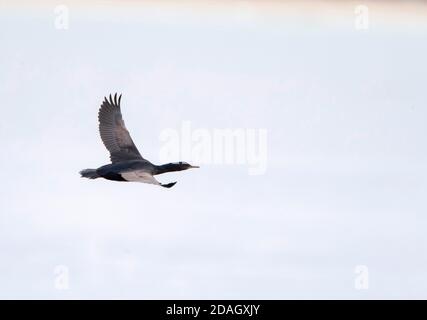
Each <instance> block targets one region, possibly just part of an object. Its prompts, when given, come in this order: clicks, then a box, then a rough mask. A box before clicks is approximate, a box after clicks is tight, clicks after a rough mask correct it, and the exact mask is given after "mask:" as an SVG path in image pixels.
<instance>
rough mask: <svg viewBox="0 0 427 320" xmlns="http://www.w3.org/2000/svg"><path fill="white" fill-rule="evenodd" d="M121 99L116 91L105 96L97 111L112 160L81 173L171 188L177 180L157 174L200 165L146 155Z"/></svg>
mask: <svg viewBox="0 0 427 320" xmlns="http://www.w3.org/2000/svg"><path fill="white" fill-rule="evenodd" d="M121 99H122V95H120V96H119V97H117V93H116V94H115V95H114V97H112V96H111V94H110V96H109V99H107V97H104V101H103V102H102V104H101V107H100V109H99V112H98V121H99V133H100V135H101V140H102V142H103V144H104V146H105V147H106V148H107V150H108V151H109V152H110V160H111V163H110V164H106V165H104V166H101V167H99V168H98V169H84V170H81V171H80V172H79V173H80V175H81V177H82V178H88V179H98V178H104V179H107V180H112V181H129V182H142V183H149V184H153V185H157V186H161V187H164V188H171V187H173V186H174V185H175V184H176V181H175V182H170V183H165V184H163V183H160V182H159V181H157V180H156V179H155V178H154V176H155V175H159V174H162V173H166V172H174V171H182V170H187V169H191V168H199V167H198V166H192V165H190V164H189V163H187V162H183V161H180V162H173V163H166V164H163V165H155V164H153V163H151V162H150V161H148V160H147V159H144V158H143V157H142V156H141V154H140V152H139V151H138V149H137V147H136V146H135V144H134V142H133V140H132V138H131V136H130V134H129V131H128V130H127V129H126V126H125V123H124V121H123V117H122V112H121Z"/></svg>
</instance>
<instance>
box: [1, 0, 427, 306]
mask: <svg viewBox="0 0 427 320" xmlns="http://www.w3.org/2000/svg"><path fill="white" fill-rule="evenodd" d="M58 4H63V2H62V3H56V2H49V3H46V4H45V5H41V6H40V7H38V8H35V7H30V6H29V5H24V4H22V5H16V4H12V2H8V1H5V2H3V3H2V4H1V5H0V9H1V10H0V41H1V49H0V97H1V100H2V104H1V105H2V107H1V111H2V112H1V114H2V116H1V118H0V135H1V141H2V150H3V151H2V157H1V158H0V164H1V168H2V170H1V178H2V179H1V181H2V183H1V185H0V194H1V202H0V298H55V299H64V298H144V299H145V298H177V299H187V298H193V299H197V298H234V299H238V298H242V299H244V298H254V299H255V298H259V299H264V298H271V299H285V298H344V299H346V298H355V299H358V298H427V275H426V270H427V256H426V252H427V232H426V228H427V217H426V214H427V204H426V201H425V197H426V191H427V183H426V178H427V171H426V160H427V143H426V136H427V126H426V119H427V111H426V101H427V91H426V83H427V64H426V63H425V61H426V60H425V59H426V57H427V41H426V36H427V22H426V21H427V19H426V12H427V8H426V6H425V5H413V6H410V5H405V7H404V9H402V10H401V11H400V12H401V13H402V14H401V15H399V14H398V11H397V10H396V6H395V5H388V4H384V5H383V6H374V5H369V2H368V8H369V27H368V29H367V30H359V29H357V28H355V18H356V16H355V4H354V3H347V4H345V5H340V6H337V5H336V4H335V6H333V4H330V5H328V6H327V5H323V6H320V5H316V7H315V8H313V7H310V6H308V5H307V6H306V5H300V6H297V5H295V4H294V5H286V6H280V5H278V4H276V5H273V4H269V5H260V4H259V3H258V2H236V3H233V4H225V3H224V2H217V3H215V2H209V3H205V5H196V4H195V3H192V2H184V4H181V5H179V4H177V3H173V2H169V3H166V4H163V5H161V6H159V5H155V4H154V3H145V4H140V5H137V4H135V3H130V4H127V5H124V4H121V2H120V4H119V2H118V1H117V4H115V2H109V3H108V4H106V3H103V2H97V4H96V5H84V4H83V3H79V4H74V5H72V4H69V5H68V6H67V8H68V14H69V21H68V22H69V25H68V29H58V28H55V19H57V17H58V13H55V11H54V10H55V7H56V6H57V5H58ZM65 4H67V3H65ZM114 92H119V93H123V98H122V111H123V115H124V119H125V121H126V125H127V127H128V129H129V131H130V132H131V135H132V137H133V140H134V141H135V143H136V144H137V146H138V147H139V150H140V151H141V153H142V154H143V156H144V157H146V158H147V159H149V160H151V161H152V162H154V163H160V155H159V153H160V150H161V147H162V141H161V140H160V136H161V133H162V132H164V130H166V129H175V130H178V131H179V130H180V129H181V127H182V125H183V123H184V122H185V121H189V122H190V123H191V127H192V128H193V129H197V128H201V129H204V130H207V132H213V130H214V129H227V128H229V129H238V128H241V129H245V130H246V129H255V130H258V129H265V130H267V142H268V144H267V156H268V157H267V159H268V160H267V169H266V171H265V173H264V174H261V175H250V174H248V165H247V164H205V165H203V166H202V168H201V169H199V170H192V171H191V170H189V171H184V172H178V173H174V174H168V175H165V176H161V177H159V180H160V181H162V182H170V181H178V183H177V185H176V186H174V187H173V188H171V189H164V188H160V187H157V186H153V185H146V184H138V183H117V182H111V181H106V180H101V179H98V180H94V181H89V180H87V179H81V178H80V177H79V174H78V171H79V170H81V169H84V168H96V167H98V166H101V165H104V164H106V163H108V162H109V158H108V153H107V151H106V150H105V148H104V146H103V145H102V143H101V140H100V138H99V134H98V131H97V130H98V129H97V112H98V108H99V105H100V103H101V101H102V98H103V96H105V95H107V94H109V93H114ZM179 160H183V161H187V162H190V163H193V162H194V159H191V158H181V159H171V161H179ZM58 266H63V267H64V268H62V269H61V268H59V269H55V268H57V267H58ZM357 266H366V268H367V269H366V270H368V275H369V277H368V287H367V288H366V289H362V290H357V289H356V288H355V281H356V280H357V276H358V275H357V274H356V273H355V268H356V267H357ZM58 270H59V271H58ZM64 270H66V271H65V274H66V275H68V287H67V286H65V287H61V286H60V285H59V286H58V277H61V275H62V276H64V273H63V272H64ZM364 270H365V269H364ZM55 271H57V273H55ZM58 273H59V274H58ZM62 279H63V278H62ZM356 282H357V281H356ZM55 284H56V285H55Z"/></svg>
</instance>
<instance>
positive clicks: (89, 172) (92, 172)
mask: <svg viewBox="0 0 427 320" xmlns="http://www.w3.org/2000/svg"><path fill="white" fill-rule="evenodd" d="M79 173H80V174H81V176H82V178H88V179H96V178H99V177H100V175H99V174H98V173H97V172H96V169H84V170H82V171H80V172H79Z"/></svg>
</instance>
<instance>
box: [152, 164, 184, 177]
mask: <svg viewBox="0 0 427 320" xmlns="http://www.w3.org/2000/svg"><path fill="white" fill-rule="evenodd" d="M181 170H182V169H181V166H180V165H179V164H177V163H166V164H162V165H160V166H156V174H162V173H166V172H173V171H181Z"/></svg>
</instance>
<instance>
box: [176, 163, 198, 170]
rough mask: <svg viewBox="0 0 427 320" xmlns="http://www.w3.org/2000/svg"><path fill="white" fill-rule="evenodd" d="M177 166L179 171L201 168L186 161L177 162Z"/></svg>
mask: <svg viewBox="0 0 427 320" xmlns="http://www.w3.org/2000/svg"><path fill="white" fill-rule="evenodd" d="M175 165H176V167H177V169H178V170H179V171H182V170H187V169H192V168H199V166H192V165H191V164H189V163H187V162H184V161H180V162H176V163H175Z"/></svg>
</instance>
